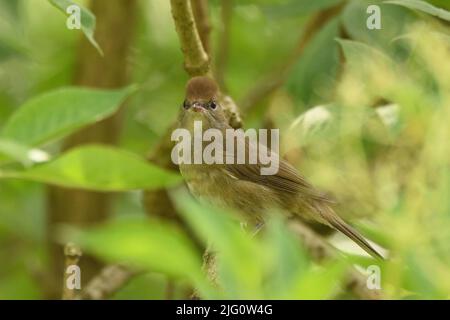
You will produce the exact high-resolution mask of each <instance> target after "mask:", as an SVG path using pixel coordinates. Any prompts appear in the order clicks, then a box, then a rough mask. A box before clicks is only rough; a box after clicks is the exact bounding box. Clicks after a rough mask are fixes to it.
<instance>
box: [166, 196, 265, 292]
mask: <svg viewBox="0 0 450 320" xmlns="http://www.w3.org/2000/svg"><path fill="white" fill-rule="evenodd" d="M172 198H173V199H174V201H175V204H176V206H177V208H178V210H179V211H178V212H180V214H181V215H182V217H183V218H184V219H185V220H186V222H187V223H188V224H189V225H190V226H191V227H192V229H193V230H194V231H195V233H196V234H197V235H198V236H199V237H200V238H201V239H203V241H204V243H205V244H211V245H212V248H213V249H214V250H217V252H218V253H219V258H218V259H219V263H218V265H219V267H218V269H219V279H220V280H222V281H221V285H222V286H223V288H224V289H225V291H227V293H228V294H229V295H230V297H235V298H244V299H245V298H247V299H255V298H262V289H261V285H262V283H261V281H262V270H261V267H260V264H261V253H262V252H261V251H262V250H260V249H261V248H259V246H258V245H257V243H256V242H255V241H252V239H251V238H250V237H249V235H248V234H246V233H245V232H244V231H243V230H241V229H240V228H239V225H238V224H237V221H233V220H232V219H231V218H230V212H226V211H224V210H223V209H219V208H216V207H211V206H206V205H202V204H200V203H198V202H197V201H195V200H194V199H193V198H192V197H191V196H190V195H188V194H187V193H186V192H183V191H177V192H174V193H173V194H172Z"/></svg>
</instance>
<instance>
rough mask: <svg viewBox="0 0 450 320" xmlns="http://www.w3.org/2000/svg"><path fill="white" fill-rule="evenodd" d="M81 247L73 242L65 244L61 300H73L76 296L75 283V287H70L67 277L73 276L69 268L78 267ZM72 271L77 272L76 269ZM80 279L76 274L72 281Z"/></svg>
mask: <svg viewBox="0 0 450 320" xmlns="http://www.w3.org/2000/svg"><path fill="white" fill-rule="evenodd" d="M81 255H82V253H81V249H80V247H78V246H77V245H75V244H74V243H68V244H66V246H65V247H64V257H65V264H64V265H65V268H64V277H63V278H64V281H63V288H62V299H63V300H74V299H76V298H77V288H76V284H75V287H74V288H72V287H71V286H69V283H68V282H69V278H70V277H71V276H73V275H72V274H71V272H69V271H70V268H73V267H75V269H76V268H79V267H78V262H79V261H80V258H81ZM74 272H77V270H74ZM79 280H80V279H79V278H78V279H77V278H76V276H75V277H74V281H79Z"/></svg>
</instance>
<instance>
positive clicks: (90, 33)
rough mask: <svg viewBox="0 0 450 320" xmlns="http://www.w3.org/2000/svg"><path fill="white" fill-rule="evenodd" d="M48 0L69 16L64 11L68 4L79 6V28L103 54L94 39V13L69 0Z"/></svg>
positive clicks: (101, 52) (101, 53)
mask: <svg viewBox="0 0 450 320" xmlns="http://www.w3.org/2000/svg"><path fill="white" fill-rule="evenodd" d="M49 1H50V3H51V4H52V5H54V6H55V7H56V8H58V9H59V10H61V11H62V12H63V13H64V14H65V15H66V16H69V14H68V13H67V11H66V10H67V8H68V7H69V6H71V5H76V6H78V7H79V8H80V23H81V30H82V31H83V33H84V35H85V36H86V38H87V39H88V40H89V42H90V43H91V44H92V45H93V46H94V47H95V49H97V51H98V52H99V53H100V55H102V56H103V51H102V49H101V48H100V46H99V45H98V43H97V41H95V39H94V31H95V24H96V18H95V16H94V14H93V13H92V12H91V11H89V10H88V9H86V8H84V7H83V6H81V5H79V4H77V3H75V2H73V1H71V0H49Z"/></svg>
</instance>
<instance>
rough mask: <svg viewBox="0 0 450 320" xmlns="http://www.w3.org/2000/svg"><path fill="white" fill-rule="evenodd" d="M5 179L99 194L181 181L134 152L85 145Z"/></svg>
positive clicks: (160, 185)
mask: <svg viewBox="0 0 450 320" xmlns="http://www.w3.org/2000/svg"><path fill="white" fill-rule="evenodd" d="M3 175H4V176H6V177H11V178H21V179H27V180H33V181H38V182H44V183H49V184H55V185H59V186H64V187H69V188H82V189H89V190H98V191H123V190H132V189H155V188H161V187H167V186H172V185H174V184H177V183H178V182H180V180H181V177H180V176H179V175H177V174H174V173H171V172H168V171H165V170H163V169H161V168H159V167H157V166H155V165H152V164H150V163H148V162H146V161H145V160H144V159H141V158H140V157H138V156H136V155H135V154H133V153H130V152H127V151H124V150H121V149H117V148H113V147H109V146H101V145H85V146H81V147H79V148H76V149H73V150H70V151H68V152H67V153H64V154H63V155H62V156H60V157H59V158H57V159H55V160H53V161H51V162H48V163H45V164H42V165H37V166H35V167H32V168H30V169H28V170H25V171H20V172H4V173H3Z"/></svg>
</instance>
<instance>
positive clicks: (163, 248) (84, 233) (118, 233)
mask: <svg viewBox="0 0 450 320" xmlns="http://www.w3.org/2000/svg"><path fill="white" fill-rule="evenodd" d="M61 231H62V237H63V238H67V239H64V241H66V240H69V241H75V242H76V243H78V244H79V245H80V246H81V247H82V248H83V250H87V251H89V252H92V253H94V254H95V255H96V256H98V257H100V258H103V259H106V260H108V261H112V262H123V263H129V264H131V265H133V266H135V267H137V268H145V269H146V270H149V271H157V272H163V273H165V274H168V275H171V276H176V277H182V278H186V279H189V280H190V281H191V282H192V284H193V285H198V286H200V287H201V288H202V287H203V286H204V280H203V279H204V276H203V274H202V272H201V266H202V261H201V253H199V252H198V251H197V250H196V248H195V246H194V245H193V244H192V242H191V241H190V240H189V238H188V237H187V236H186V235H185V234H184V233H183V232H182V231H181V229H179V228H178V227H176V226H175V225H171V224H168V223H165V222H163V221H160V220H153V219H148V218H128V219H125V218H122V219H116V220H113V221H110V222H108V223H106V224H104V225H102V226H99V227H95V228H91V229H87V230H74V229H72V228H70V229H68V228H64V227H63V228H62V230H61Z"/></svg>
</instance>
